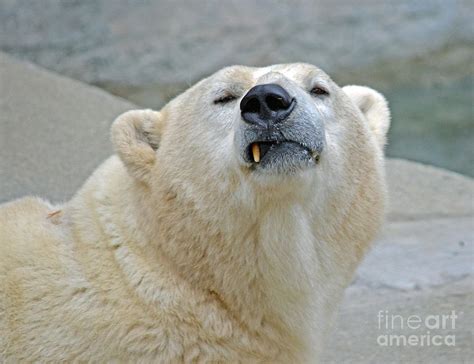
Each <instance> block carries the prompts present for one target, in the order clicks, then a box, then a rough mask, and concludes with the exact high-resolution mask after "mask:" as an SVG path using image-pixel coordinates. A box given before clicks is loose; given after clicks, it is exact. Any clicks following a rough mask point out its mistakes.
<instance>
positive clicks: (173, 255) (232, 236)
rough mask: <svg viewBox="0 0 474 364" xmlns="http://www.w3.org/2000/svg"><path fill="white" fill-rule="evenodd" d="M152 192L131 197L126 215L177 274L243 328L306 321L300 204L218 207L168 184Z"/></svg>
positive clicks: (306, 246)
mask: <svg viewBox="0 0 474 364" xmlns="http://www.w3.org/2000/svg"><path fill="white" fill-rule="evenodd" d="M134 194H135V193H134ZM147 196H148V198H149V194H147V193H146V192H144V196H143V198H147ZM154 198H155V199H156V201H157V203H156V204H149V203H147V204H140V203H139V202H137V203H136V204H135V206H134V207H133V208H135V209H138V210H139V211H138V212H136V213H134V214H131V215H132V216H140V222H139V223H138V224H139V225H141V226H140V227H139V230H141V231H146V232H147V237H146V240H147V241H148V242H149V244H151V245H153V246H154V247H156V249H157V251H158V254H160V255H163V256H164V257H165V259H166V261H169V262H170V264H171V265H172V267H171V268H172V269H173V270H175V271H176V272H177V273H178V274H179V275H180V276H181V278H182V279H184V280H186V281H187V282H189V283H190V284H191V286H192V287H196V289H198V290H201V291H207V292H210V293H211V294H213V295H215V296H216V297H218V299H219V300H221V301H222V303H223V305H224V306H225V307H227V309H228V311H229V312H230V314H232V315H233V316H234V317H237V318H238V319H239V320H240V321H241V324H242V325H244V326H245V327H247V328H248V329H250V330H255V331H256V330H259V329H261V327H262V325H271V326H274V327H278V328H281V329H283V330H284V331H285V332H289V331H291V330H289V329H288V326H292V327H293V328H298V329H301V328H303V327H305V326H307V325H306V324H305V322H307V321H308V317H307V316H306V314H307V312H306V311H305V310H306V309H308V308H309V307H310V304H309V303H308V300H310V295H311V293H312V289H311V281H312V278H313V277H314V274H313V273H314V272H312V271H311V269H312V267H314V266H315V251H314V244H313V235H312V231H311V226H310V224H309V221H308V218H307V213H306V212H305V211H304V208H303V207H302V205H301V204H300V203H297V202H294V203H293V204H292V203H287V202H286V203H285V204H283V203H281V204H280V203H279V202H278V201H272V202H271V201H262V200H258V201H257V200H254V201H257V202H255V204H253V205H252V206H242V205H236V204H234V205H233V204H232V203H230V202H229V203H228V204H227V201H226V210H225V211H219V210H217V207H215V208H214V206H201V205H198V204H197V203H196V202H193V201H191V200H189V199H186V197H183V196H180V194H179V193H175V192H172V191H170V190H167V191H161V192H159V193H158V194H155V195H154ZM215 199H216V197H215V196H214V199H213V201H214V200H215ZM136 201H138V200H136ZM158 201H159V202H158ZM308 261H310V262H309V263H308ZM311 261H312V262H311ZM295 335H296V333H295Z"/></svg>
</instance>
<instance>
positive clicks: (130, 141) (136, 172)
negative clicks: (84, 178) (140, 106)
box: [111, 110, 163, 183]
mask: <svg viewBox="0 0 474 364" xmlns="http://www.w3.org/2000/svg"><path fill="white" fill-rule="evenodd" d="M162 127H163V117H162V114H161V113H160V112H158V111H153V110H132V111H127V112H126V113H124V114H122V115H120V116H119V117H118V118H117V119H116V120H115V121H114V123H113V124H112V128H111V135H112V143H113V145H114V149H115V152H116V153H117V154H118V156H119V157H120V159H121V160H122V162H123V163H124V164H125V167H126V168H127V170H128V172H129V173H130V175H131V176H132V177H135V178H136V179H138V180H140V181H142V182H145V183H148V181H149V178H150V172H151V169H152V167H153V165H154V164H155V160H156V153H155V152H156V150H157V149H158V145H159V143H160V136H161V133H162Z"/></svg>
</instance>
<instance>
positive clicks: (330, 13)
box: [0, 0, 474, 176]
mask: <svg viewBox="0 0 474 364" xmlns="http://www.w3.org/2000/svg"><path fill="white" fill-rule="evenodd" d="M473 7H474V1H472V0H465V1H463V0H444V1H436V0H426V1H425V0H423V1H421V0H419V1H377V0H365V1H357V2H355V1H349V0H334V1H329V0H326V1H267V0H260V1H255V0H253V1H251V0H239V1H216V0H206V1H193V2H191V1H182V0H175V1H171V0H169V1H168V0H160V1H151V0H149V1H147V0H134V1H132V0H128V1H127V0H115V1H107V2H106V1H93V0H64V1H53V0H42V1H27V0H0V50H1V51H3V52H5V53H9V54H11V55H13V56H15V57H17V58H20V59H25V60H28V61H31V62H34V63H37V64H39V65H41V66H43V67H45V68H47V69H50V70H53V71H55V72H57V73H60V74H63V75H66V76H68V77H72V78H75V79H78V80H80V81H83V82H86V83H89V84H93V85H96V86H99V87H101V88H103V89H105V90H107V91H109V92H111V93H113V94H115V95H118V96H121V97H123V98H125V99H128V100H130V101H132V102H134V103H136V104H138V105H140V106H144V107H152V108H159V107H160V106H162V105H163V104H165V103H166V102H167V101H168V100H169V99H170V98H172V97H173V96H175V95H176V94H178V93H179V92H181V91H182V90H184V89H186V88H187V87H188V86H189V85H191V84H193V83H194V82H195V81H197V80H199V79H200V78H202V77H204V76H206V75H208V74H210V73H213V72H214V71H216V70H217V69H219V68H221V67H223V66H226V65H232V64H244V65H256V66H260V65H268V64H273V63H284V62H295V61H303V62H309V63H313V64H315V65H318V66H319V67H321V68H322V69H323V70H325V71H326V72H327V73H329V74H330V75H331V76H332V77H333V79H334V80H335V81H336V82H337V83H338V84H340V85H341V86H342V85H345V84H352V83H353V84H363V85H367V86H371V87H373V88H375V89H377V90H379V91H381V92H382V93H384V94H385V95H386V97H387V98H388V100H389V102H390V105H391V109H392V113H393V126H392V128H391V131H390V135H389V145H388V150H387V152H388V155H389V156H391V157H402V158H406V159H410V160H415V161H419V162H423V163H427V164H432V165H436V166H440V167H444V168H447V169H450V170H452V171H456V172H460V173H463V174H466V175H469V176H474V169H473V162H474V148H473V147H472V141H473V140H474V139H473V137H474V132H473V130H474V126H473V96H474V95H473V74H474V73H473V71H474V62H473V39H474V26H473V21H472V15H473V14H474V12H473ZM4 86H5V87H8V86H7V85H4Z"/></svg>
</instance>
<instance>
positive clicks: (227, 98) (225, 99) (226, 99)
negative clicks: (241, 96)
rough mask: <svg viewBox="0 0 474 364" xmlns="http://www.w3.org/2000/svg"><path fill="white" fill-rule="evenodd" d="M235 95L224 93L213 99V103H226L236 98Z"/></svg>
mask: <svg viewBox="0 0 474 364" xmlns="http://www.w3.org/2000/svg"><path fill="white" fill-rule="evenodd" d="M236 99H237V97H236V96H234V95H225V96H222V97H219V98H218V99H216V100H214V104H227V103H228V102H231V101H234V100H236Z"/></svg>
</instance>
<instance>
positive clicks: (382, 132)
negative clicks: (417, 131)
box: [342, 85, 390, 148]
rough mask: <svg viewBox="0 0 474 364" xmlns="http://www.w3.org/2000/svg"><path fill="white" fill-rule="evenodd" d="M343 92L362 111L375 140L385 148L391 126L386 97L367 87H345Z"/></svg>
mask: <svg viewBox="0 0 474 364" xmlns="http://www.w3.org/2000/svg"><path fill="white" fill-rule="evenodd" d="M342 90H343V91H344V92H345V93H346V94H347V96H349V97H350V99H351V100H352V101H353V102H354V103H355V105H356V106H357V107H358V108H359V109H360V111H362V114H363V115H364V116H365V118H366V119H367V122H368V123H369V127H370V130H372V132H373V134H374V135H375V139H376V140H377V142H378V144H379V145H380V147H381V148H383V147H384V146H385V144H386V142H387V132H388V128H389V126H390V110H389V108H388V103H387V100H386V99H385V97H383V96H382V94H380V93H379V92H377V91H375V90H373V89H371V88H369V87H365V86H353V85H351V86H345V87H343V88H342Z"/></svg>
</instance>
